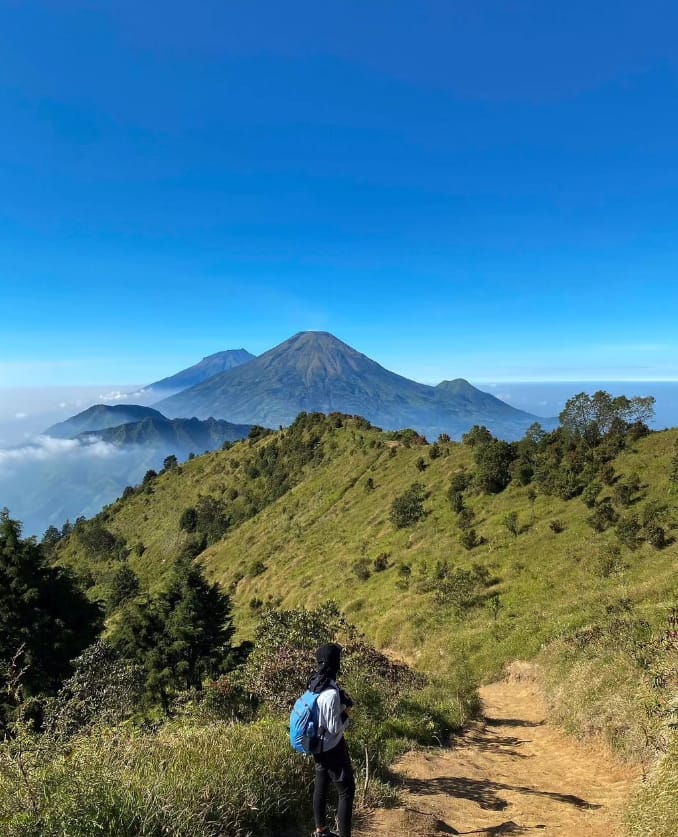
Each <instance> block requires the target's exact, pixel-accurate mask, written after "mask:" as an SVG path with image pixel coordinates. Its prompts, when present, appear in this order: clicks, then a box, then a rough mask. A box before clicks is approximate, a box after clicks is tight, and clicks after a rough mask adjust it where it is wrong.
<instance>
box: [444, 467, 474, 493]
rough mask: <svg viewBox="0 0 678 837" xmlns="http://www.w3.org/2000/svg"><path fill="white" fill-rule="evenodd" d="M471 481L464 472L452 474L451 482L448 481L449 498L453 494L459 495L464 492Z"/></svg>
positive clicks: (469, 476)
mask: <svg viewBox="0 0 678 837" xmlns="http://www.w3.org/2000/svg"><path fill="white" fill-rule="evenodd" d="M472 481H473V477H472V476H471V474H469V473H467V472H466V471H459V472H458V473H456V474H454V475H453V477H452V480H451V481H450V489H449V495H450V496H451V495H452V494H455V493H459V494H461V492H462V491H466V489H467V488H468V487H469V486H470V485H471V482H472Z"/></svg>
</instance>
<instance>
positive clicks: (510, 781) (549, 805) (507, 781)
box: [355, 664, 640, 837]
mask: <svg viewBox="0 0 678 837" xmlns="http://www.w3.org/2000/svg"><path fill="white" fill-rule="evenodd" d="M525 669H526V670H528V671H529V669H528V667H527V666H526V667H525ZM514 670H515V669H514ZM517 670H518V671H520V664H518V666H517ZM525 673H526V674H527V676H526V677H516V676H514V677H510V678H509V679H507V680H504V681H501V682H499V683H493V684H491V685H489V686H484V687H482V688H481V689H480V697H481V700H482V715H481V717H480V719H479V720H478V721H476V722H473V723H471V724H469V726H468V727H467V728H466V729H465V730H464V732H463V733H462V734H461V735H460V736H458V737H457V738H455V739H454V740H453V742H452V745H451V746H450V747H444V748H441V749H435V750H434V749H428V750H419V751H412V752H410V753H408V754H407V755H405V756H404V758H403V759H401V760H400V761H399V762H398V764H397V765H396V768H395V772H396V774H397V776H398V777H399V778H400V780H401V782H402V789H403V798H402V805H401V806H400V807H398V808H394V809H391V810H384V809H379V810H377V811H375V812H374V813H373V814H372V815H370V817H369V818H368V819H367V820H366V821H363V822H362V823H361V828H360V829H356V830H355V834H356V837H371V835H375V837H376V835H389V837H409V835H412V837H415V835H416V837H437V835H444V834H481V835H483V834H484V835H488V834H489V835H502V834H516V835H518V834H525V835H529V834H532V833H534V834H535V835H536V834H539V835H542V834H543V835H554V837H555V835H559V837H579V836H580V835H581V837H620V835H621V834H622V829H621V824H620V822H621V815H622V813H623V809H624V806H625V804H626V802H627V800H628V798H629V796H630V794H631V793H632V792H633V790H634V789H635V787H636V786H637V783H638V780H639V778H640V770H639V768H636V767H633V766H629V765H627V764H623V763H621V762H619V761H617V760H616V759H615V758H614V757H613V756H612V755H611V753H610V752H609V751H608V750H607V749H606V748H605V747H604V746H603V745H601V744H599V743H592V744H589V743H582V742H580V741H577V740H575V739H573V738H571V737H569V736H567V735H566V734H565V733H564V732H563V731H562V730H560V729H558V728H557V727H553V726H551V725H549V724H548V723H546V720H545V719H546V706H545V702H544V699H543V697H542V695H541V693H540V691H539V687H538V686H537V684H536V682H535V680H534V677H530V676H529V674H528V672H527V671H526V672H525Z"/></svg>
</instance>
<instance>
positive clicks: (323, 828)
mask: <svg viewBox="0 0 678 837" xmlns="http://www.w3.org/2000/svg"><path fill="white" fill-rule="evenodd" d="M315 658H316V662H317V667H316V672H315V674H313V675H312V677H311V679H310V680H309V683H308V689H309V691H311V692H315V693H317V694H318V695H319V697H318V704H317V706H318V728H319V730H322V735H323V746H322V750H321V752H320V753H317V754H314V755H313V758H314V760H315V788H314V791H313V816H314V818H315V831H314V832H313V833H314V835H323V837H351V820H352V817H353V797H354V796H355V779H354V778H353V767H352V765H351V758H350V756H349V753H348V747H347V746H346V740H345V738H344V730H345V729H346V727H347V726H348V723H349V721H348V709H349V708H350V707H351V706H352V705H353V702H352V701H351V699H350V698H349V697H348V695H347V694H345V692H344V691H343V690H342V689H340V688H339V687H338V686H337V683H336V678H337V675H338V674H339V666H340V662H341V647H340V646H339V645H337V644H336V643H334V642H331V643H328V644H327V645H321V646H320V648H318V650H317V652H316V655H315ZM330 782H331V783H332V784H333V785H334V786H335V788H336V789H337V794H338V796H339V805H338V809H337V820H338V823H339V834H338V835H336V834H335V833H334V832H333V831H330V830H329V828H328V827H327V825H326V809H327V794H328V792H329V787H330Z"/></svg>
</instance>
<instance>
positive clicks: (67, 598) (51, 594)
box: [0, 509, 101, 725]
mask: <svg viewBox="0 0 678 837" xmlns="http://www.w3.org/2000/svg"><path fill="white" fill-rule="evenodd" d="M100 630H101V609H100V608H99V606H98V605H96V604H94V603H93V602H90V601H89V600H88V599H87V597H86V596H85V594H84V593H83V592H82V591H81V590H80V588H79V587H78V585H77V584H76V582H75V580H74V579H73V578H72V577H71V576H70V575H69V574H68V573H67V572H66V571H65V570H64V569H63V568H61V567H52V566H49V564H47V563H46V561H45V558H44V556H43V552H42V549H41V547H40V546H39V545H38V544H37V543H36V541H35V539H34V538H26V539H24V538H22V537H21V524H20V523H19V522H18V521H16V520H12V519H11V518H10V516H9V512H8V510H7V509H4V510H3V511H0V661H8V660H12V659H13V658H15V657H16V656H17V654H20V661H19V664H20V667H21V668H25V673H24V676H23V679H22V688H23V690H24V691H25V693H26V694H28V695H34V694H38V693H48V694H49V693H53V692H55V691H56V689H58V688H59V686H60V685H61V681H62V680H63V679H64V677H66V676H68V674H69V673H70V666H71V660H72V659H73V658H74V657H76V656H77V655H78V654H80V653H81V652H82V651H83V649H84V648H85V647H86V646H87V645H89V644H90V643H91V642H92V641H93V640H94V639H95V637H96V636H97V634H98V633H99V631H100ZM2 681H3V675H2V673H1V672H0V690H1V689H2V687H3V686H4V685H6V684H4V683H3V682H2ZM1 714H2V710H1V709H0V715H1ZM1 724H2V718H1V717H0V725H1Z"/></svg>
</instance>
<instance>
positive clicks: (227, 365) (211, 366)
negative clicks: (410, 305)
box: [146, 349, 256, 390]
mask: <svg viewBox="0 0 678 837" xmlns="http://www.w3.org/2000/svg"><path fill="white" fill-rule="evenodd" d="M255 357H256V355H253V354H252V353H251V352H248V351H247V349H226V351H223V352H215V353H214V354H211V355H206V356H205V357H204V358H202V360H200V361H198V363H194V364H193V366H189V367H187V368H186V369H182V370H181V371H179V372H176V373H175V374H174V375H169V376H168V377H166V378H161V379H160V380H159V381H155V382H154V383H152V384H149V385H148V386H147V387H146V389H152V390H183V389H188V388H189V387H192V386H196V385H197V384H200V383H202V382H203V381H206V380H208V379H209V378H213V377H214V376H215V375H218V374H220V373H221V372H225V371H227V370H228V369H234V368H236V367H237V366H241V365H242V364H243V363H249V361H251V360H254V358H255Z"/></svg>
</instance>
